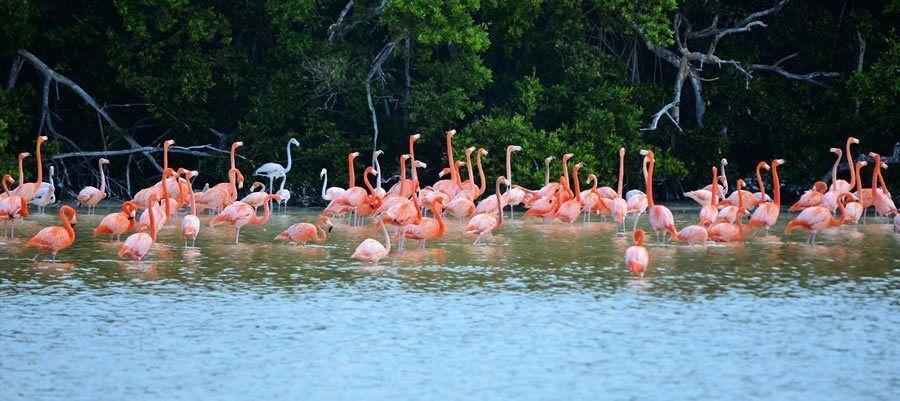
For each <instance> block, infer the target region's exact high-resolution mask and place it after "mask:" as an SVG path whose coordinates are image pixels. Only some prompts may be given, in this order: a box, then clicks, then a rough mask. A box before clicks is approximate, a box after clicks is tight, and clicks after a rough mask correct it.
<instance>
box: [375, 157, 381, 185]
mask: <svg viewBox="0 0 900 401" xmlns="http://www.w3.org/2000/svg"><path fill="white" fill-rule="evenodd" d="M378 156H380V155H375V157H374V159H375V172H376V173H377V174H376V176H375V179H376V180H375V188H378V189H381V162H380V161H378Z"/></svg>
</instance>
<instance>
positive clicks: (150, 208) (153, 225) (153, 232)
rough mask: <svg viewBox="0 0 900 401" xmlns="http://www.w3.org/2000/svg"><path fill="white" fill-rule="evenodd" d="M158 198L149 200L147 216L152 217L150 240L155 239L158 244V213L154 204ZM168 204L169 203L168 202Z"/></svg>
mask: <svg viewBox="0 0 900 401" xmlns="http://www.w3.org/2000/svg"><path fill="white" fill-rule="evenodd" d="M165 175H166V174H165V173H163V177H165ZM155 198H156V196H155V195H154V196H152V197H151V198H150V199H148V200H147V215H149V217H150V238H152V239H153V242H156V213H153V202H155ZM166 203H168V202H166Z"/></svg>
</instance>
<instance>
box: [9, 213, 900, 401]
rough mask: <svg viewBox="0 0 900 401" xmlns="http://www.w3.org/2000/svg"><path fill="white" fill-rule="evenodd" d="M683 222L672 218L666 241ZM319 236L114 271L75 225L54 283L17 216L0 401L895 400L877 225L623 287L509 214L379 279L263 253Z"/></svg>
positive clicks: (165, 245)
mask: <svg viewBox="0 0 900 401" xmlns="http://www.w3.org/2000/svg"><path fill="white" fill-rule="evenodd" d="M106 212H109V210H104V211H103V213H106ZM696 213H697V212H696V210H687V211H685V210H681V211H676V213H675V216H676V224H677V225H678V226H679V227H680V226H682V225H684V224H687V223H688V222H689V221H693V220H695V219H696ZM315 216H316V213H315V211H313V210H301V211H291V212H290V213H288V214H279V215H275V216H273V217H272V219H271V220H270V222H269V223H267V224H266V225H264V226H247V227H245V228H244V230H242V235H241V240H242V243H241V244H240V245H234V244H233V243H232V242H233V231H232V230H231V228H229V227H219V228H210V227H209V226H208V224H206V223H207V218H206V217H204V218H203V219H202V223H203V226H202V228H201V234H200V237H199V238H198V241H197V247H196V248H187V249H186V248H184V246H183V244H182V241H181V239H180V238H179V235H178V227H175V226H174V225H172V226H170V227H166V228H165V230H164V231H163V232H162V233H161V234H160V244H158V245H156V247H155V250H154V251H151V253H150V254H149V255H148V257H147V258H146V260H145V261H144V262H141V263H132V262H124V261H120V260H117V258H116V252H117V251H118V249H119V248H120V247H121V243H110V242H108V241H106V240H99V239H98V240H95V239H91V238H90V232H91V231H92V230H93V228H94V227H95V226H96V225H97V223H98V222H99V220H100V218H101V215H97V216H87V215H79V216H78V225H77V226H76V232H77V240H76V243H75V245H74V246H73V247H72V248H71V249H68V250H65V251H63V252H61V253H60V255H59V261H58V263H55V264H54V263H49V262H44V261H38V262H32V261H31V260H30V258H31V257H32V256H33V255H34V252H33V251H31V250H25V249H23V248H22V244H23V243H24V242H25V241H26V239H27V238H28V237H30V236H31V235H33V234H34V233H36V232H37V231H38V230H39V229H40V228H41V227H44V226H46V225H49V224H58V220H57V218H56V216H55V214H54V215H45V216H40V215H33V216H32V217H31V218H29V221H25V222H23V223H22V224H18V225H17V226H18V227H17V229H16V232H17V236H18V238H16V239H15V240H3V241H2V245H0V308H2V309H0V399H2V400H4V401H6V400H19V399H22V400H36V399H69V400H72V399H86V400H100V399H110V400H121V399H123V398H125V397H128V398H132V399H164V400H198V399H257V398H259V399H273V398H280V399H285V398H287V399H338V400H347V399H412V400H422V399H478V400H486V399H520V400H522V399H526V400H530V399H591V400H596V399H628V398H638V399H651V400H654V399H656V400H671V399H773V400H774V399H777V400H806V399H816V400H850V399H852V400H870V399H871V400H878V399H896V397H897V395H898V394H900V378H898V377H900V376H898V374H897V371H898V368H900V363H898V361H900V352H898V349H900V348H898V347H897V345H896V340H897V338H900V313H898V312H900V307H898V299H900V278H898V273H900V246H898V245H900V236H898V235H895V234H892V232H891V227H890V225H888V224H886V220H876V221H875V223H877V224H869V225H866V226H860V227H859V228H852V227H842V228H839V229H833V230H830V231H827V232H823V233H821V234H820V235H819V237H818V244H817V245H815V246H810V245H805V244H804V243H803V242H804V241H805V239H806V237H805V235H804V234H802V233H797V234H791V235H788V236H784V235H783V234H782V233H781V232H782V231H783V227H784V225H785V224H786V222H787V221H788V216H787V215H783V216H782V218H781V222H780V224H779V225H778V226H777V227H775V228H774V229H773V230H772V234H773V235H771V236H769V237H763V236H761V235H753V236H751V237H750V238H749V239H748V240H747V241H746V242H744V243H739V244H730V245H710V246H707V247H687V246H683V245H677V246H670V247H666V248H662V247H650V255H651V265H650V269H649V271H648V273H647V275H646V277H644V278H643V279H639V278H635V277H633V276H631V275H630V274H629V273H628V272H627V271H626V270H625V268H624V267H623V262H622V259H623V257H622V255H623V252H624V250H625V248H626V247H627V246H629V245H630V239H629V238H627V237H625V236H623V235H617V234H616V227H615V226H614V225H612V224H608V223H598V222H596V221H595V222H593V223H590V224H587V225H585V224H580V223H579V224H572V225H560V224H554V225H543V224H540V223H538V222H535V221H527V220H526V221H523V220H522V219H521V212H519V213H517V219H516V220H515V221H512V222H507V224H505V225H504V226H503V227H502V228H501V229H500V230H498V231H497V232H496V233H495V235H494V237H492V238H490V239H486V240H485V241H484V244H483V245H482V246H473V245H471V243H472V241H473V239H474V238H472V237H469V236H464V235H462V234H461V226H460V225H459V223H457V222H456V221H452V222H450V224H449V226H448V230H447V234H446V235H445V237H443V238H441V239H440V240H438V241H432V242H430V243H429V245H428V248H427V249H424V250H419V249H407V250H405V251H397V250H396V248H395V249H394V250H392V252H391V254H390V256H389V257H388V258H387V259H385V260H384V261H382V262H381V266H380V267H378V268H373V267H366V266H362V265H360V264H359V263H358V262H357V261H355V260H352V259H350V255H351V254H352V252H353V250H354V249H355V247H356V245H358V244H359V243H360V242H361V241H362V240H363V239H365V238H367V237H372V238H375V239H378V240H383V239H382V236H381V234H380V231H377V230H376V229H374V228H373V227H372V226H371V225H367V226H364V227H349V226H347V225H346V224H345V223H338V224H336V225H335V228H334V230H333V231H332V233H331V235H330V237H329V239H328V241H327V243H326V244H324V245H322V246H308V247H305V248H304V247H299V246H293V245H290V244H288V243H283V242H275V241H273V240H272V239H273V238H274V236H275V235H276V234H277V233H278V232H280V231H281V230H283V229H284V228H286V227H288V226H289V225H290V224H292V223H295V222H299V221H309V222H311V221H313V220H314V219H315ZM177 221H178V223H180V217H179V218H178V220H177ZM870 223H873V221H872V220H871V219H870ZM641 225H642V226H644V228H648V227H647V221H646V216H644V219H643V221H642V224H641ZM179 227H180V224H179ZM757 234H759V233H757ZM649 240H650V242H651V243H652V241H653V237H652V235H651V236H649ZM408 248H409V246H408Z"/></svg>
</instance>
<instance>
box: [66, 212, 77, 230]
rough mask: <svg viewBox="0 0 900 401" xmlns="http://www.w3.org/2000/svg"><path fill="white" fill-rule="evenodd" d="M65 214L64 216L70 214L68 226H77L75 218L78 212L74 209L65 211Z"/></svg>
mask: <svg viewBox="0 0 900 401" xmlns="http://www.w3.org/2000/svg"><path fill="white" fill-rule="evenodd" d="M70 209H71V208H70ZM66 212H67V213H66V215H70V214H71V216H69V224H71V225H72V227H74V226H75V225H76V224H78V218H77V217H75V216H77V215H78V212H76V211H75V209H71V211H68V210H66Z"/></svg>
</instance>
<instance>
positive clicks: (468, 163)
mask: <svg viewBox="0 0 900 401" xmlns="http://www.w3.org/2000/svg"><path fill="white" fill-rule="evenodd" d="M466 170H468V171H469V182H471V183H473V184H474V183H475V166H474V165H472V152H466Z"/></svg>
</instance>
